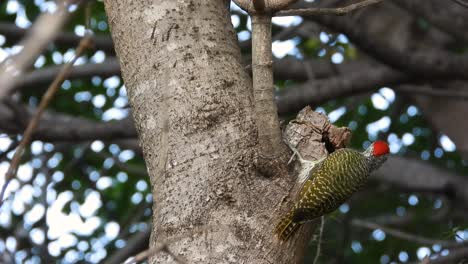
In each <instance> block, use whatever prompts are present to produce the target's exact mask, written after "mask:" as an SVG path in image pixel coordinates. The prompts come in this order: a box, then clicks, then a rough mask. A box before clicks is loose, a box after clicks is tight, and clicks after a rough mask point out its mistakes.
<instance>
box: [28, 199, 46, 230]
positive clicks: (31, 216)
mask: <svg viewBox="0 0 468 264" xmlns="http://www.w3.org/2000/svg"><path fill="white" fill-rule="evenodd" d="M44 214H45V208H44V206H43V205H42V204H35V205H34V206H33V208H32V209H31V210H29V211H28V212H27V213H26V214H25V216H24V220H25V222H26V223H28V224H30V225H32V224H34V223H35V222H37V221H39V220H40V219H41V218H42V217H43V216H44Z"/></svg>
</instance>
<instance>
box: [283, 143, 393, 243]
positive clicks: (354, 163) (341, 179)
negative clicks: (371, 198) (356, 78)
mask: <svg viewBox="0 0 468 264" xmlns="http://www.w3.org/2000/svg"><path fill="white" fill-rule="evenodd" d="M290 147H291V146H290ZM292 149H293V152H294V153H295V154H294V155H297V156H298V158H299V161H300V162H301V166H303V167H306V168H304V169H303V170H302V171H303V172H304V171H305V173H306V174H305V177H303V178H304V179H303V180H302V186H301V189H300V192H299V195H298V196H297V198H296V199H295V203H294V205H293V207H292V209H291V210H290V211H289V212H288V213H287V214H286V215H285V216H284V217H283V218H282V219H281V220H280V221H279V223H278V224H277V225H276V227H275V229H274V233H275V234H276V236H277V237H278V238H279V239H280V240H282V241H287V240H288V239H289V238H290V237H291V236H292V235H293V234H294V233H295V232H296V231H297V229H298V228H299V227H300V226H301V225H302V224H304V223H306V222H309V221H312V220H314V219H315V218H318V217H320V216H323V215H325V214H328V213H331V212H333V211H335V210H336V209H337V208H338V207H339V206H340V205H342V204H343V203H344V202H346V201H347V200H348V199H349V198H350V197H351V196H352V194H353V193H355V192H357V191H358V190H359V189H361V188H362V187H363V186H364V184H365V183H366V182H367V179H368V177H369V175H370V173H371V172H372V171H374V170H377V169H378V168H379V167H380V166H381V165H382V164H383V163H384V162H385V161H386V160H387V157H388V154H389V153H390V148H389V146H388V144H387V143H386V142H385V141H375V142H374V143H372V144H371V145H370V146H369V147H368V148H367V149H366V150H365V151H363V152H359V151H357V150H354V149H351V148H343V149H339V150H336V151H335V152H333V153H331V154H330V155H328V156H327V157H326V158H324V159H321V160H319V161H317V162H313V161H312V162H311V161H307V160H304V159H302V157H301V156H300V154H299V153H298V152H297V150H295V149H294V148H292ZM294 155H293V157H294ZM293 157H292V158H293ZM292 158H291V159H292ZM304 164H309V166H305V165H304ZM310 164H312V166H310ZM307 167H309V168H308V169H307ZM303 174H304V173H303ZM299 177H300V176H299ZM300 178H301V177H300ZM300 182H301V181H300Z"/></svg>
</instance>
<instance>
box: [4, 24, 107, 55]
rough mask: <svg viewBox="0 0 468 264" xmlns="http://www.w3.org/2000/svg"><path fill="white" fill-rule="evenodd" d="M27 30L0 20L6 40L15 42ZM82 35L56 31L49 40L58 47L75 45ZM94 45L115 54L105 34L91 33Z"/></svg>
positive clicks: (98, 48)
mask: <svg viewBox="0 0 468 264" xmlns="http://www.w3.org/2000/svg"><path fill="white" fill-rule="evenodd" d="M27 32H28V30H27V29H24V28H20V27H18V26H16V25H15V24H12V23H5V22H0V34H1V35H3V36H5V38H6V39H7V42H8V43H9V42H17V41H19V40H21V39H22V38H23V37H24V36H25V35H26V34H27ZM81 39H82V37H80V36H77V35H75V34H74V33H68V32H58V33H57V35H56V36H55V39H53V40H51V41H52V42H53V43H54V44H55V45H57V46H59V47H66V48H68V47H76V46H78V43H79V42H80V40H81ZM92 39H93V43H94V47H95V48H96V49H97V50H103V51H104V52H106V53H108V54H115V51H114V43H113V42H112V39H111V38H110V37H109V36H107V35H93V36H92Z"/></svg>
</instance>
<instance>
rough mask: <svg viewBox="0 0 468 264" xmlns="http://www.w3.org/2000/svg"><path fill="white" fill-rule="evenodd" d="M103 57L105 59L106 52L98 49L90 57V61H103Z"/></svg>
mask: <svg viewBox="0 0 468 264" xmlns="http://www.w3.org/2000/svg"><path fill="white" fill-rule="evenodd" d="M105 59H106V53H104V51H102V50H98V51H96V52H95V53H94V55H93V56H92V57H91V62H93V63H103V62H104V60H105Z"/></svg>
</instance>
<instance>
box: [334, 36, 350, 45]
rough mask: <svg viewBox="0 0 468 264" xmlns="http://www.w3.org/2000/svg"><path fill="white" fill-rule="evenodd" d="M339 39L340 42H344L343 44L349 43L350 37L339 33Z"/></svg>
mask: <svg viewBox="0 0 468 264" xmlns="http://www.w3.org/2000/svg"><path fill="white" fill-rule="evenodd" d="M337 39H338V42H340V43H343V44H347V43H349V40H348V38H347V37H346V36H345V35H343V34H339V35H338V38H337Z"/></svg>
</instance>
